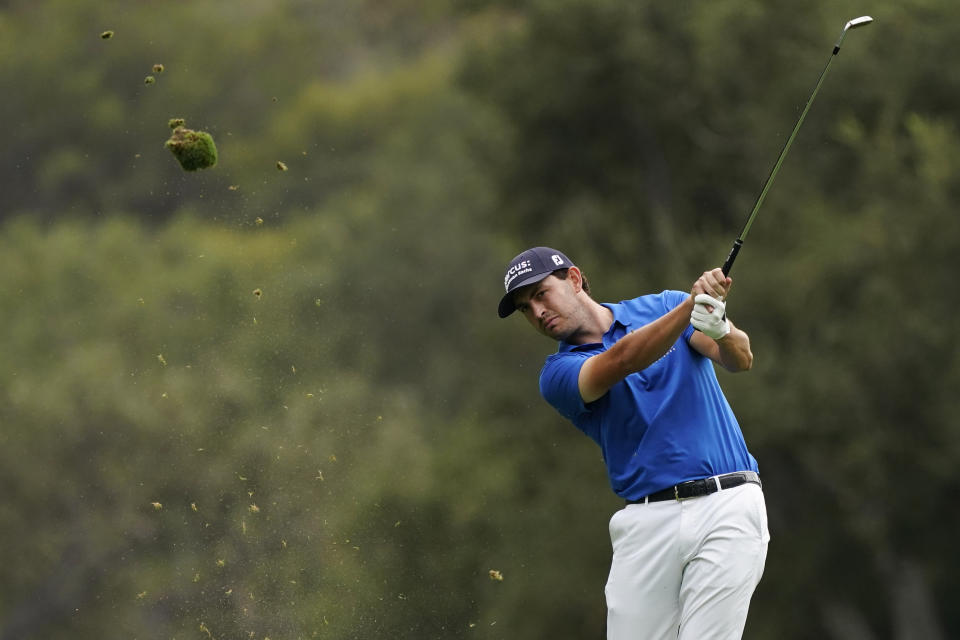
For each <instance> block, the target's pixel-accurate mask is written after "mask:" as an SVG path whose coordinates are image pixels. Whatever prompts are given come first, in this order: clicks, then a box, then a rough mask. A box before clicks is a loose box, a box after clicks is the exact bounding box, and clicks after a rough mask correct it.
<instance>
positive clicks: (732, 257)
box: [721, 238, 743, 276]
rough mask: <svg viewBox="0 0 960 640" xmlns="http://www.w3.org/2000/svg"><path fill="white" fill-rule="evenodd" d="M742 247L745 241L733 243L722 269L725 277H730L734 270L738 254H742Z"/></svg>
mask: <svg viewBox="0 0 960 640" xmlns="http://www.w3.org/2000/svg"><path fill="white" fill-rule="evenodd" d="M742 246H743V240H741V239H740V238H737V239H736V240H734V241H733V247H731V248H730V253H729V254H728V255H727V260H726V262H724V263H723V267H721V270H722V271H723V275H725V276H728V275H730V269H732V268H733V261H734V260H736V259H737V254H738V253H740V247H742Z"/></svg>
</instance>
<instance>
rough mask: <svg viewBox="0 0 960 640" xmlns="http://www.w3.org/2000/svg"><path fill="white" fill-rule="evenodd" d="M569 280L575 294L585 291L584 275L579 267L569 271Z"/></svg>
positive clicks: (571, 268)
mask: <svg viewBox="0 0 960 640" xmlns="http://www.w3.org/2000/svg"><path fill="white" fill-rule="evenodd" d="M567 279H568V280H570V284H571V285H572V286H573V291H574V292H575V293H580V291H581V290H582V289H583V273H582V272H581V271H580V269H578V268H577V267H570V268H568V269H567Z"/></svg>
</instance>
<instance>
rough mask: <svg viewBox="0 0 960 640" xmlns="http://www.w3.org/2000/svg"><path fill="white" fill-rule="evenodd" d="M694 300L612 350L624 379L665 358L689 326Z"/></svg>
mask: <svg viewBox="0 0 960 640" xmlns="http://www.w3.org/2000/svg"><path fill="white" fill-rule="evenodd" d="M692 311H693V298H692V297H691V298H687V299H686V300H685V301H684V302H683V303H682V304H680V305H679V306H676V307H674V308H673V309H672V310H671V311H670V312H668V313H667V314H665V315H663V316H660V317H659V318H657V319H656V320H654V321H653V322H651V323H650V324H647V325H644V326H642V327H640V328H639V329H637V330H636V331H633V332H631V333H630V334H628V335H626V336H624V337H623V338H621V339H620V340H618V341H617V343H616V344H614V345H613V346H612V347H610V349H609V350H608V351H609V352H612V354H611V355H612V356H613V357H615V358H616V359H617V361H618V362H619V364H620V366H619V368H620V369H621V371H622V373H623V376H624V377H626V376H627V375H629V374H631V373H634V372H636V371H642V370H643V369H646V368H647V367H649V366H650V365H651V364H653V363H654V362H656V361H657V360H659V359H660V358H662V357H663V355H664V354H665V353H666V352H667V351H668V350H669V349H670V347H672V346H673V344H674V343H675V342H676V341H677V340H678V339H679V338H680V335H681V334H682V333H683V331H684V329H686V328H687V326H688V325H689V324H690V313H691V312H692Z"/></svg>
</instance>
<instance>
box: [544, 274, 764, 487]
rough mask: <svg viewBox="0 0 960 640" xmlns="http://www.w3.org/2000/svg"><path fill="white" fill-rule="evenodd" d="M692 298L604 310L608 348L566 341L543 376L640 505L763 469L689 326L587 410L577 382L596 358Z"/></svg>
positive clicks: (614, 478) (559, 405)
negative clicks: (661, 494) (697, 483)
mask: <svg viewBox="0 0 960 640" xmlns="http://www.w3.org/2000/svg"><path fill="white" fill-rule="evenodd" d="M688 296H689V294H688V293H684V292H682V291H664V292H662V293H660V294H654V295H647V296H641V297H639V298H635V299H633V300H625V301H623V302H620V303H619V304H604V306H605V307H607V308H608V309H610V310H611V311H612V312H613V317H614V320H613V324H612V325H610V329H609V330H607V332H606V333H605V334H604V335H603V339H602V340H603V341H602V342H601V343H593V344H584V345H572V344H568V343H565V342H561V343H560V348H559V350H558V351H557V353H555V354H552V355H550V356H548V357H547V360H546V362H545V363H544V365H543V369H542V370H541V372H540V393H541V394H542V395H543V397H544V398H545V399H546V400H547V402H549V403H550V404H551V405H552V406H553V407H554V408H555V409H556V410H557V411H559V412H560V414H561V415H563V416H564V417H565V418H567V419H568V420H570V421H571V422H573V424H574V425H576V426H577V427H578V428H579V429H581V430H582V431H583V432H584V433H586V434H587V435H588V436H590V437H591V438H592V439H593V440H594V441H595V442H596V443H597V444H599V445H600V449H601V450H602V452H603V459H604V461H605V462H606V465H607V473H608V474H609V476H610V486H611V487H612V488H613V490H614V492H615V493H616V494H617V495H619V496H621V497H623V498H626V499H637V498H642V497H643V496H646V495H649V494H651V493H653V492H655V491H659V490H660V489H665V488H667V487H671V486H673V485H675V484H677V483H680V482H684V481H686V480H696V479H700V478H708V477H710V476H713V475H717V474H721V473H730V472H733V471H745V470H753V471H758V472H759V469H758V468H757V461H756V460H755V459H754V458H753V456H752V455H750V452H749V451H747V445H746V443H745V442H744V440H743V434H742V432H741V431H740V425H739V424H738V423H737V419H736V417H734V415H733V410H732V409H731V408H730V404H729V403H728V402H727V399H726V398H725V397H724V395H723V392H722V391H721V390H720V384H719V382H717V376H716V372H715V371H714V366H713V361H711V360H710V359H709V358H706V357H704V356H702V355H700V354H699V353H698V352H697V351H695V350H694V349H693V348H692V347H691V346H690V344H689V342H690V337H691V336H692V335H693V331H694V329H693V327H690V326H688V327H687V328H686V329H685V330H684V332H683V334H682V336H681V337H680V338H679V339H678V340H677V342H676V343H675V344H674V345H673V346H672V347H671V348H670V350H669V351H667V353H666V354H665V355H664V356H663V357H662V358H660V359H659V360H657V361H656V362H654V363H653V364H651V365H650V366H649V367H647V368H646V369H643V370H642V371H639V372H637V373H632V374H630V375H629V376H627V377H626V378H625V379H624V380H622V381H620V382H618V383H617V384H615V385H614V386H613V387H612V388H611V389H610V390H609V391H608V392H607V393H606V394H605V395H604V396H603V397H602V398H600V399H599V400H596V401H595V402H591V403H589V404H585V403H584V402H583V399H582V398H581V396H580V389H579V386H578V384H577V380H578V378H579V375H580V367H581V366H582V365H583V363H584V362H585V361H586V359H587V358H589V357H590V356H592V355H595V354H597V353H600V352H602V351H605V350H606V349H608V348H610V346H611V345H613V344H614V343H615V342H616V341H617V340H619V339H620V338H622V337H623V336H625V335H627V334H628V333H629V332H631V331H634V330H636V329H639V328H640V327H642V326H643V325H645V324H649V323H650V322H653V321H654V320H656V319H657V318H659V317H660V316H662V315H664V314H665V313H667V312H668V311H670V310H671V309H673V308H674V307H676V306H677V305H679V304H681V303H682V302H683V301H684V300H686V299H687V297H688Z"/></svg>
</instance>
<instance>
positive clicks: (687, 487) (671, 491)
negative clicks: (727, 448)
mask: <svg viewBox="0 0 960 640" xmlns="http://www.w3.org/2000/svg"><path fill="white" fill-rule="evenodd" d="M748 482H749V483H753V484H759V485H761V486H763V485H762V483H761V482H760V476H758V475H757V474H756V473H755V472H753V471H737V472H735V473H725V474H723V475H722V476H713V477H712V478H704V479H703V480H690V481H688V482H681V483H680V484H678V485H676V486H673V487H669V488H667V489H663V490H662V491H657V492H656V493H651V494H650V495H648V496H646V497H643V498H638V499H637V500H627V504H645V503H647V502H663V501H664V500H689V499H690V498H699V497H700V496H708V495H710V494H711V493H716V492H717V491H720V490H721V489H732V488H733V487H739V486H740V485H742V484H747V483H748Z"/></svg>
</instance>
